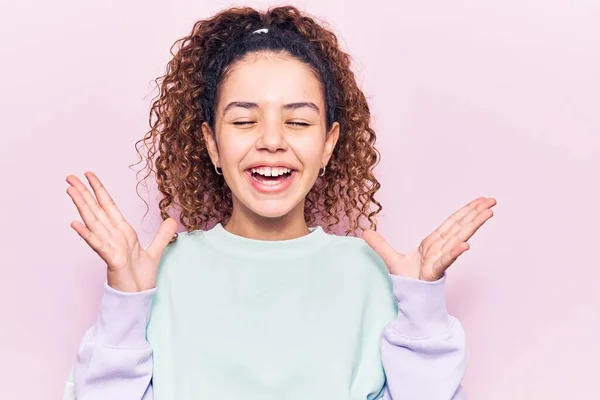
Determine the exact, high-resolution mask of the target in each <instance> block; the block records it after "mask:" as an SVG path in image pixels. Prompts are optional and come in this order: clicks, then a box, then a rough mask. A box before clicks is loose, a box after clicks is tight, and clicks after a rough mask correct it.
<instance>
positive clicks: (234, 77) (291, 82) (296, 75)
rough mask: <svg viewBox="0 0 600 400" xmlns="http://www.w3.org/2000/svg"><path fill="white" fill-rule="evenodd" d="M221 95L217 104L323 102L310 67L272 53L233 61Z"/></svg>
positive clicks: (319, 88)
mask: <svg viewBox="0 0 600 400" xmlns="http://www.w3.org/2000/svg"><path fill="white" fill-rule="evenodd" d="M219 97H220V101H219V106H218V107H223V105H224V104H228V103H229V102H230V101H251V102H256V103H259V104H261V103H270V104H285V103H291V102H298V101H312V102H314V103H316V104H317V105H322V104H323V103H324V98H323V89H322V85H321V82H320V81H319V80H318V79H317V77H316V75H315V73H314V71H313V70H312V69H311V67H310V66H308V65H307V64H305V63H303V62H300V61H298V60H297V59H295V58H293V57H292V56H290V55H286V54H273V53H261V54H250V55H248V56H246V57H245V58H244V59H242V60H240V61H238V62H236V63H235V64H233V65H232V67H231V69H230V70H229V71H228V73H227V74H226V76H225V79H224V80H223V82H222V85H221V90H220V96H219Z"/></svg>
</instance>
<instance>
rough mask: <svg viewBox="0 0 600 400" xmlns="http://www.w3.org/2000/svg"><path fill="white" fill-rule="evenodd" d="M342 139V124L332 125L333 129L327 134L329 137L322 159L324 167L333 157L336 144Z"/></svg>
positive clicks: (327, 137)
mask: <svg viewBox="0 0 600 400" xmlns="http://www.w3.org/2000/svg"><path fill="white" fill-rule="evenodd" d="M339 137H340V124H339V123H337V122H334V123H333V124H332V125H331V129H330V130H329V132H327V136H326V138H325V148H324V151H323V158H322V159H321V163H322V165H327V163H328V162H329V159H330V158H331V155H332V154H333V149H335V144H336V143H337V141H338V138H339Z"/></svg>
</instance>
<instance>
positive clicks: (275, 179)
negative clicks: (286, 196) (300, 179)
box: [246, 167, 296, 192]
mask: <svg viewBox="0 0 600 400" xmlns="http://www.w3.org/2000/svg"><path fill="white" fill-rule="evenodd" d="M246 173H247V174H248V175H249V176H250V180H251V183H252V185H253V186H254V187H255V188H257V189H258V190H260V191H267V192H273V191H279V190H284V189H286V188H287V187H288V186H289V183H290V182H291V179H292V177H293V176H294V174H295V173H296V170H294V169H291V168H283V167H259V168H250V169H248V170H247V171H246Z"/></svg>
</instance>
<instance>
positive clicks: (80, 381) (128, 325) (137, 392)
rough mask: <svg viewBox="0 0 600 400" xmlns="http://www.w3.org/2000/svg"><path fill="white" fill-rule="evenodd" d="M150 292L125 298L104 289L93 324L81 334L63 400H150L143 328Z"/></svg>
mask: <svg viewBox="0 0 600 400" xmlns="http://www.w3.org/2000/svg"><path fill="white" fill-rule="evenodd" d="M155 291H156V288H153V289H149V290H145V291H142V292H137V293H125V292H121V291H118V290H115V289H113V288H111V287H110V286H108V285H107V284H106V285H105V286H104V296H103V298H102V302H101V305H100V312H99V313H98V319H97V321H96V324H95V325H94V326H92V327H91V328H90V329H88V331H87V332H86V333H85V336H84V338H83V340H82V342H81V345H80V346H79V351H78V354H77V361H76V363H75V366H74V368H73V372H72V374H71V377H70V379H69V381H68V382H67V383H66V386H65V392H64V395H63V400H96V399H99V400H100V399H102V400H105V399H111V400H120V399H123V400H152V399H153V390H152V383H151V379H152V348H151V347H150V344H149V343H148V341H147V340H146V325H147V324H148V319H149V316H150V310H151V306H152V299H153V297H154V293H155Z"/></svg>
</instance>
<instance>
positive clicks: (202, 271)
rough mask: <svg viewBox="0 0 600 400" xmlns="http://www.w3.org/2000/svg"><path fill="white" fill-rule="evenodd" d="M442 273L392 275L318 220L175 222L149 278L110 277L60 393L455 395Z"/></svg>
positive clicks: (125, 397)
mask: <svg viewBox="0 0 600 400" xmlns="http://www.w3.org/2000/svg"><path fill="white" fill-rule="evenodd" d="M445 279H446V277H445V276H444V277H443V278H442V279H440V280H439V281H436V282H424V281H419V280H416V279H411V278H405V277H400V276H394V275H390V274H389V272H388V270H387V268H386V266H385V264H384V263H383V261H382V260H381V258H380V257H379V256H378V255H377V254H376V253H375V252H374V251H373V250H372V249H371V248H370V247H369V246H368V245H367V244H366V243H365V242H364V241H363V240H361V239H357V238H352V237H344V236H336V235H330V234H327V233H326V232H324V231H323V230H322V228H320V227H316V228H311V233H309V234H308V235H306V236H303V237H300V238H297V239H292V240H284V241H259V240H253V239H247V238H243V237H241V236H236V235H234V234H231V233H229V232H228V231H226V230H225V229H224V228H223V227H222V226H221V225H220V224H218V225H216V226H215V227H214V228H212V229H210V230H208V231H200V230H198V231H193V232H189V233H185V232H184V233H180V234H179V237H178V239H177V241H176V242H175V243H172V244H170V245H169V246H168V247H167V249H166V250H165V252H164V254H163V256H162V259H161V262H160V267H159V276H158V282H157V287H156V288H154V289H151V290H147V291H144V292H140V293H133V294H129V293H123V292H118V291H116V290H114V289H112V288H110V287H109V286H108V285H105V292H104V297H103V299H102V303H101V307H100V312H99V315H98V319H97V322H96V324H95V325H94V326H93V327H91V328H90V329H89V330H88V331H87V332H86V334H85V337H84V339H83V341H82V343H81V346H80V348H79V352H78V357H77V362H76V364H75V367H74V371H73V374H72V376H71V379H69V381H68V382H67V385H66V389H65V394H64V399H65V400H73V399H77V400H96V399H98V400H100V399H102V400H107V399H110V400H142V399H143V400H188V399H190V400H191V399H201V400H204V399H218V400H234V399H235V400H240V399H257V400H275V399H277V400H282V399H286V400H288V399H289V400H308V399H310V400H321V399H322V400H337V399H339V400H366V399H369V400H371V399H381V398H383V399H394V400H401V399H409V400H419V399H424V400H437V399H439V400H442V399H444V400H449V399H463V398H465V397H464V392H463V390H462V389H461V386H460V382H461V379H462V377H463V375H464V373H465V368H466V357H467V355H466V345H465V335H464V331H463V329H462V327H461V324H460V323H459V322H458V320H456V319H455V318H454V317H452V316H450V315H448V313H447V311H446V305H445V298H444V282H445ZM386 377H387V379H386Z"/></svg>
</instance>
